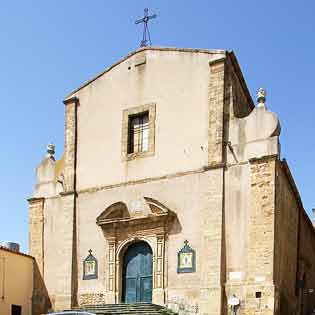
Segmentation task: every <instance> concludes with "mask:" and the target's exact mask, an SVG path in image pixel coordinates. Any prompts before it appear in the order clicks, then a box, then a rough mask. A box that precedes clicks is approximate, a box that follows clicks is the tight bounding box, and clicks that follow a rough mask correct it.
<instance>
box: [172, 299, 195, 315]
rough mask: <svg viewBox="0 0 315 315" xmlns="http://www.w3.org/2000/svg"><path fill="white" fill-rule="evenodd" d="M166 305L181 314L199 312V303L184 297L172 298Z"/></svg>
mask: <svg viewBox="0 0 315 315" xmlns="http://www.w3.org/2000/svg"><path fill="white" fill-rule="evenodd" d="M166 307H168V308H169V309H171V310H172V311H174V312H176V313H178V314H179V315H193V314H199V305H198V304H197V303H192V302H191V301H189V300H188V299H185V298H183V297H173V298H171V299H170V300H169V301H168V303H167V305H166Z"/></svg>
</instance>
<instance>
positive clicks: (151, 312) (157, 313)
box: [73, 303, 176, 315]
mask: <svg viewBox="0 0 315 315" xmlns="http://www.w3.org/2000/svg"><path fill="white" fill-rule="evenodd" d="M73 310H77V311H85V312H90V313H94V314H97V315H175V314H176V313H174V312H172V311H171V310H169V309H168V308H166V307H163V306H161V305H156V304H151V303H136V304H125V303H120V304H101V305H84V306H81V307H76V308H74V309H73Z"/></svg>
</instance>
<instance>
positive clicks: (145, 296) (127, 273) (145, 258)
mask: <svg viewBox="0 0 315 315" xmlns="http://www.w3.org/2000/svg"><path fill="white" fill-rule="evenodd" d="M152 265H153V264H152V250H151V248H150V246H149V245H148V244H147V243H146V242H137V243H134V244H131V245H130V246H129V247H128V249H127V251H126V252H125V254H124V259H123V292H122V300H123V302H124V303H137V302H152V269H153V268H152Z"/></svg>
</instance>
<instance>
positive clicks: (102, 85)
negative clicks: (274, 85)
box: [29, 47, 315, 315]
mask: <svg viewBox="0 0 315 315" xmlns="http://www.w3.org/2000/svg"><path fill="white" fill-rule="evenodd" d="M265 103H266V93H265V91H264V90H263V89H260V90H259V92H258V96H257V104H256V105H255V104H254V102H253V100H252V98H251V96H250V93H249V90H248V88H247V86H246V82H245V79H244V77H243V75H242V72H241V70H240V67H239V64H238V62H237V59H236V57H235V55H234V53H233V52H230V51H224V50H201V49H176V48H154V47H147V48H141V49H139V50H137V51H135V52H132V53H131V54H129V55H128V56H127V57H125V58H123V59H121V60H119V61H118V62H117V63H116V64H114V65H112V66H111V67H110V68H108V69H106V70H105V71H104V72H102V73H101V74H99V75H98V76H97V77H95V78H93V79H92V80H90V81H88V82H87V83H85V84H84V85H83V86H81V87H79V88H78V89H76V90H75V91H73V92H72V93H71V94H70V95H69V96H67V97H66V98H65V100H64V104H65V147H64V153H63V156H62V157H61V159H59V160H57V161H56V160H55V158H54V146H53V145H50V146H49V147H48V151H47V156H46V157H45V158H44V159H43V161H42V162H41V163H40V165H39V166H38V168H37V183H36V186H35V190H34V194H33V196H32V197H31V198H30V199H29V215H30V253H31V255H32V256H34V257H35V258H36V261H37V263H38V266H39V270H40V272H41V275H42V277H43V280H44V282H45V285H46V287H47V290H48V294H49V297H50V301H51V303H52V306H53V308H54V309H55V310H62V309H69V308H71V307H75V306H83V305H87V304H104V303H106V304H113V303H114V304H115V303H137V302H153V303H155V304H160V305H165V306H167V307H169V308H172V309H173V310H175V311H177V312H179V313H181V314H203V315H206V314H207V315H221V314H228V313H229V312H231V311H232V309H233V308H234V309H233V310H235V311H240V312H241V314H247V315H249V314H256V315H259V314H261V315H262V314H263V315H268V314H282V315H289V314H308V313H307V312H310V311H311V309H312V308H313V307H315V306H314V305H312V303H314V300H315V299H314V295H313V293H312V292H313V291H312V290H313V289H315V263H314V262H315V233H314V228H313V225H312V223H311V221H310V220H309V218H308V216H307V215H306V213H305V211H304V209H303V205H302V202H301V198H300V196H299V193H298V189H297V187H296V185H295V183H294V180H293V178H292V175H291V173H290V170H289V167H288V165H287V163H286V161H285V160H282V159H281V154H280V143H279V136H280V131H281V128H280V122H279V119H278V117H277V116H276V115H275V114H274V113H272V112H270V111H269V110H268V109H267V107H266V104H265ZM274 107H275V108H276V104H275V105H274Z"/></svg>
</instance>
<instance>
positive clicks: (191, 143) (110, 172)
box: [75, 50, 224, 190]
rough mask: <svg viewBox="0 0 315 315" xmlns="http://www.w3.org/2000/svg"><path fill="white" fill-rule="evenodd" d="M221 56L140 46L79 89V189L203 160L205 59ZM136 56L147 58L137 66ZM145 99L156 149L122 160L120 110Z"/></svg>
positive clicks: (208, 75)
mask: <svg viewBox="0 0 315 315" xmlns="http://www.w3.org/2000/svg"><path fill="white" fill-rule="evenodd" d="M223 56H224V52H222V53H216V54H206V53H196V52H193V53H192V52H182V51H176V50H174V51H167V52H165V51H159V50H144V51H141V52H139V53H137V54H135V55H133V56H131V57H130V58H128V59H127V60H125V61H123V62H122V63H120V64H119V65H117V66H115V67H114V68H112V69H111V70H110V71H109V72H107V73H106V74H105V75H103V76H101V77H99V78H98V79H97V80H96V81H94V82H92V83H90V84H89V85H88V86H86V87H85V88H83V89H82V90H80V91H79V92H77V93H76V94H75V95H76V96H77V97H78V98H79V100H80V106H79V107H78V155H77V156H78V164H77V179H78V180H77V188H78V190H80V189H83V188H89V187H96V186H101V185H109V184H114V183H121V182H126V181H130V180H137V179H140V178H146V177H149V178H150V177H155V176H161V175H165V174H171V173H176V172H180V171H187V170H192V169H198V168H200V167H202V166H204V165H207V163H208V161H207V158H208V157H207V144H208V138H207V137H208V111H209V95H208V92H209V91H208V88H209V82H210V79H211V73H210V67H209V61H210V60H213V59H215V58H221V57H223ZM139 58H146V61H145V64H142V65H138V66H135V64H137V60H139ZM129 68H130V69H129ZM149 103H155V104H156V128H155V154H154V155H153V156H150V157H145V158H140V159H136V160H132V161H123V159H122V118H123V117H122V115H123V110H124V109H128V108H131V107H135V106H140V105H145V104H149ZM192 127H193V128H192ZM170 139H171V141H170ZM174 144H176V145H174ZM91 152H93V154H91ZM170 157H172V158H171V159H170ZM87 170H88V171H87Z"/></svg>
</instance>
